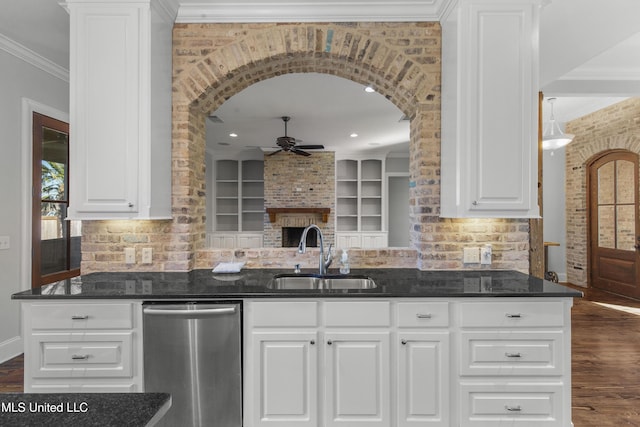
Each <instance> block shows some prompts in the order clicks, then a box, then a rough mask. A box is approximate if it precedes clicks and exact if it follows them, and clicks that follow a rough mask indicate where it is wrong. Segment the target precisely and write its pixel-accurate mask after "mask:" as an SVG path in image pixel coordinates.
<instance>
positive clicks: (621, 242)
mask: <svg viewBox="0 0 640 427" xmlns="http://www.w3.org/2000/svg"><path fill="white" fill-rule="evenodd" d="M588 176H589V181H588V189H589V193H588V197H589V199H588V209H589V250H590V253H589V260H590V272H591V273H590V279H591V286H593V287H594V288H598V289H603V290H606V291H610V292H615V293H617V294H621V295H626V296H630V297H635V298H638V297H640V286H639V284H638V280H639V279H640V274H639V271H638V269H639V266H640V262H639V261H640V255H639V254H640V221H639V218H638V155H637V154H635V153H632V152H630V151H626V150H613V151H608V152H605V153H603V154H602V155H601V156H600V157H598V158H597V159H595V160H594V161H593V162H592V163H591V164H590V165H589V175H588Z"/></svg>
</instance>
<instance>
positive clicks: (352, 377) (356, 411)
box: [322, 330, 391, 426]
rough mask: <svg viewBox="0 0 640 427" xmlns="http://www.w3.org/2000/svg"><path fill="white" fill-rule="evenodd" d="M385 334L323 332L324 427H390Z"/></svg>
mask: <svg viewBox="0 0 640 427" xmlns="http://www.w3.org/2000/svg"><path fill="white" fill-rule="evenodd" d="M389 335H390V333H389V332H370V331H356V330H354V331H351V332H333V331H331V332H326V333H325V349H326V351H325V354H326V358H325V365H324V367H323V368H324V375H323V378H324V382H325V396H324V399H323V401H322V404H323V405H324V414H325V421H324V425H325V426H388V425H390V419H391V418H390V405H391V402H390V395H391V394H390V388H391V377H390V369H391V366H390V353H389Z"/></svg>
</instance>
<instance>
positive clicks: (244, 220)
mask: <svg viewBox="0 0 640 427" xmlns="http://www.w3.org/2000/svg"><path fill="white" fill-rule="evenodd" d="M215 177H216V180H215V191H216V197H215V204H216V206H215V207H214V210H215V212H216V215H215V220H216V224H215V230H216V231H224V232H228V231H234V232H243V231H252V232H253V231H256V232H262V231H263V229H264V162H263V161H262V160H245V161H240V160H218V161H216V163H215ZM231 217H233V218H231Z"/></svg>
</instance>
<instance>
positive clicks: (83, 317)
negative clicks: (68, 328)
mask: <svg viewBox="0 0 640 427" xmlns="http://www.w3.org/2000/svg"><path fill="white" fill-rule="evenodd" d="M88 318H89V315H87V314H85V315H84V316H80V315H77V314H76V315H73V316H71V320H87V319H88Z"/></svg>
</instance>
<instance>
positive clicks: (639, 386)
mask: <svg viewBox="0 0 640 427" xmlns="http://www.w3.org/2000/svg"><path fill="white" fill-rule="evenodd" d="M571 318H572V334H573V336H572V348H573V357H572V369H573V373H572V381H573V389H572V392H573V402H572V406H573V414H572V416H573V423H574V425H575V427H614V426H615V427H618V426H640V339H639V338H640V301H636V300H631V299H627V298H623V297H618V296H615V295H611V294H608V293H606V292H602V291H598V290H592V289H588V290H587V292H586V293H585V298H582V299H576V300H575V303H574V306H573V310H572V314H571Z"/></svg>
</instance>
